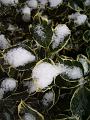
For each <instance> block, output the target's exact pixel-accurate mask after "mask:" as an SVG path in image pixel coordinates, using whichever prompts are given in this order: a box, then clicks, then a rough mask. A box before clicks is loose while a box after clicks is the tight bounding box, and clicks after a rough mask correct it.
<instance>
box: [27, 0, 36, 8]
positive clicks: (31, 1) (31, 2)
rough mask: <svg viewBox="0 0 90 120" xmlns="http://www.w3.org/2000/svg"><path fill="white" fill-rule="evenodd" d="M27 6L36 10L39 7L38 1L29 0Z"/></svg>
mask: <svg viewBox="0 0 90 120" xmlns="http://www.w3.org/2000/svg"><path fill="white" fill-rule="evenodd" d="M27 5H28V6H29V7H30V8H32V9H36V8H37V7H38V2H37V0H28V1H27Z"/></svg>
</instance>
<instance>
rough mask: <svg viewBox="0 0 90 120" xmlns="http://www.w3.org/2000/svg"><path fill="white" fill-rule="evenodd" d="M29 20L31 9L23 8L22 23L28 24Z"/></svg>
mask: <svg viewBox="0 0 90 120" xmlns="http://www.w3.org/2000/svg"><path fill="white" fill-rule="evenodd" d="M30 18H31V8H29V7H28V6H24V8H22V19H23V21H24V22H29V21H30Z"/></svg>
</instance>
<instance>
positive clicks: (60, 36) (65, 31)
mask: <svg viewBox="0 0 90 120" xmlns="http://www.w3.org/2000/svg"><path fill="white" fill-rule="evenodd" d="M70 34H71V31H70V30H69V28H68V27H67V26H66V25H65V24H58V25H57V26H56V28H55V31H54V33H53V36H52V48H53V49H55V48H57V47H58V46H59V44H61V43H63V42H64V39H65V37H67V36H68V35H70Z"/></svg>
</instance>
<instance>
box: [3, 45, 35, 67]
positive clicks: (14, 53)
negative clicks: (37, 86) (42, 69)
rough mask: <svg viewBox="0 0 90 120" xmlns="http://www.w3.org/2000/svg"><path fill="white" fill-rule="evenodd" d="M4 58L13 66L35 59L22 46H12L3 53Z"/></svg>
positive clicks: (22, 64)
mask: <svg viewBox="0 0 90 120" xmlns="http://www.w3.org/2000/svg"><path fill="white" fill-rule="evenodd" d="M4 59H5V61H6V62H7V63H9V64H10V65H11V66H13V67H14V68H16V67H19V66H24V65H25V64H27V63H29V62H33V61H35V56H34V55H33V54H32V53H31V52H29V51H27V50H26V49H24V48H22V47H18V48H13V49H11V50H9V51H8V52H7V53H5V54H4Z"/></svg>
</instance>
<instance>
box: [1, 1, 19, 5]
mask: <svg viewBox="0 0 90 120" xmlns="http://www.w3.org/2000/svg"><path fill="white" fill-rule="evenodd" d="M0 2H1V3H2V4H4V5H6V6H8V5H12V6H15V5H16V4H18V0H0Z"/></svg>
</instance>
